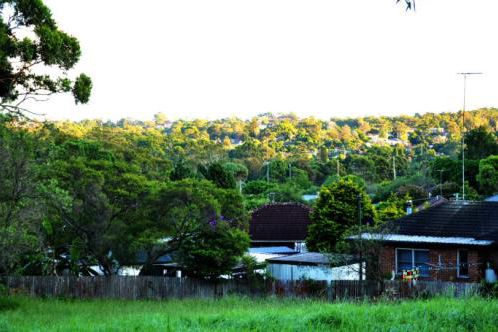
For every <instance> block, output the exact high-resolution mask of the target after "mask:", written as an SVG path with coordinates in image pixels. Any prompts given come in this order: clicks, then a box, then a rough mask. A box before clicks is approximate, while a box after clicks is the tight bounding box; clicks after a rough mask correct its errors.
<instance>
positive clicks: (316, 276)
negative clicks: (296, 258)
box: [268, 263, 365, 281]
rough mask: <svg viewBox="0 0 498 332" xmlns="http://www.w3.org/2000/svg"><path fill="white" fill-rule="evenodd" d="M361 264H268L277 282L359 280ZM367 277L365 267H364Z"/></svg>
mask: <svg viewBox="0 0 498 332" xmlns="http://www.w3.org/2000/svg"><path fill="white" fill-rule="evenodd" d="M359 270H360V264H351V265H345V266H339V267H328V266H310V265H292V264H272V263H270V264H268V271H269V272H270V274H271V275H272V276H273V277H274V278H275V279H277V280H283V281H287V280H300V279H310V280H327V281H331V280H358V278H359ZM363 272H364V273H363V276H365V267H363Z"/></svg>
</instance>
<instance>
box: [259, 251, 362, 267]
mask: <svg viewBox="0 0 498 332" xmlns="http://www.w3.org/2000/svg"><path fill="white" fill-rule="evenodd" d="M352 260H353V256H350V255H339V254H322V253H318V252H306V253H301V254H295V255H290V256H284V257H276V258H270V259H267V260H266V261H267V262H268V263H276V264H295V265H336V266H337V265H345V264H349V263H351V262H352Z"/></svg>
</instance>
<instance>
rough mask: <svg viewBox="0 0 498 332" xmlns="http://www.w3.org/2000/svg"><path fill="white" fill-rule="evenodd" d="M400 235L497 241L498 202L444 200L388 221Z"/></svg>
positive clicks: (394, 231)
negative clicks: (390, 221)
mask: <svg viewBox="0 0 498 332" xmlns="http://www.w3.org/2000/svg"><path fill="white" fill-rule="evenodd" d="M392 226H393V232H392V233H396V234H402V235H420V236H437V237H465V238H475V239H482V240H492V241H497V242H498V202H461V201H460V202H446V203H443V204H440V205H437V206H434V207H431V208H428V209H425V210H422V211H420V212H417V213H413V214H410V215H407V216H405V217H403V218H401V219H398V220H397V221H395V222H393V223H392Z"/></svg>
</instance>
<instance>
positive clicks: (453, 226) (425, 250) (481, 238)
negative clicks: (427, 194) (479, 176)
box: [351, 201, 498, 282]
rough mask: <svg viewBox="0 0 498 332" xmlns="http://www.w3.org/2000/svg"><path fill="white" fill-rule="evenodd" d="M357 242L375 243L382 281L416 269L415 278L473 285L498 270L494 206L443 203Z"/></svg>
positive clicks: (497, 227) (497, 208)
mask: <svg viewBox="0 0 498 332" xmlns="http://www.w3.org/2000/svg"><path fill="white" fill-rule="evenodd" d="M359 238H360V236H354V237H351V239H353V240H358V239H359ZM361 238H362V239H368V240H373V241H374V242H376V241H378V242H379V243H380V246H379V247H380V249H379V250H380V254H379V267H380V273H381V274H382V275H383V276H385V277H388V276H390V275H391V274H394V275H395V276H396V277H399V276H400V275H401V274H402V272H403V271H404V270H411V269H414V268H418V269H419V271H420V277H421V279H428V280H443V281H469V282H477V281H480V280H481V279H483V278H484V276H485V275H489V274H490V273H491V274H494V273H496V271H497V270H496V269H497V268H498V202H467V201H448V202H443V203H442V204H439V205H437V206H434V207H431V208H427V209H425V210H422V211H420V212H417V213H413V214H409V215H407V216H404V217H402V218H400V219H398V220H397V221H395V222H393V223H392V224H390V225H389V226H387V227H386V228H385V229H384V230H383V232H382V233H375V234H373V233H363V234H361ZM488 267H489V268H488ZM491 269H494V273H493V271H491Z"/></svg>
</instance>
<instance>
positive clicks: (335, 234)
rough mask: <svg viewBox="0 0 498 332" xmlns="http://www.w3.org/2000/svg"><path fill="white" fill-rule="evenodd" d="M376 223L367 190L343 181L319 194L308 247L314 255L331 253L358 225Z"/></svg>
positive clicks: (349, 180)
mask: <svg viewBox="0 0 498 332" xmlns="http://www.w3.org/2000/svg"><path fill="white" fill-rule="evenodd" d="M360 217H361V220H359V218H360ZM374 219H375V212H374V209H373V206H372V204H371V201H370V198H369V197H368V195H367V194H366V192H365V188H363V187H361V186H360V185H358V184H357V183H356V182H354V181H353V180H352V179H348V178H342V179H340V180H338V181H336V182H333V183H332V184H331V185H330V186H324V187H322V189H321V190H320V195H319V196H318V199H317V201H316V205H315V208H314V209H313V212H312V213H311V220H312V223H311V225H310V226H309V227H308V237H307V238H306V245H307V247H308V248H309V249H310V250H311V251H323V252H332V251H334V250H336V246H337V244H339V243H340V242H341V241H343V236H344V235H345V234H346V232H347V231H348V230H349V229H351V228H352V227H354V226H355V225H358V224H359V223H361V224H367V223H372V222H373V221H374Z"/></svg>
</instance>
